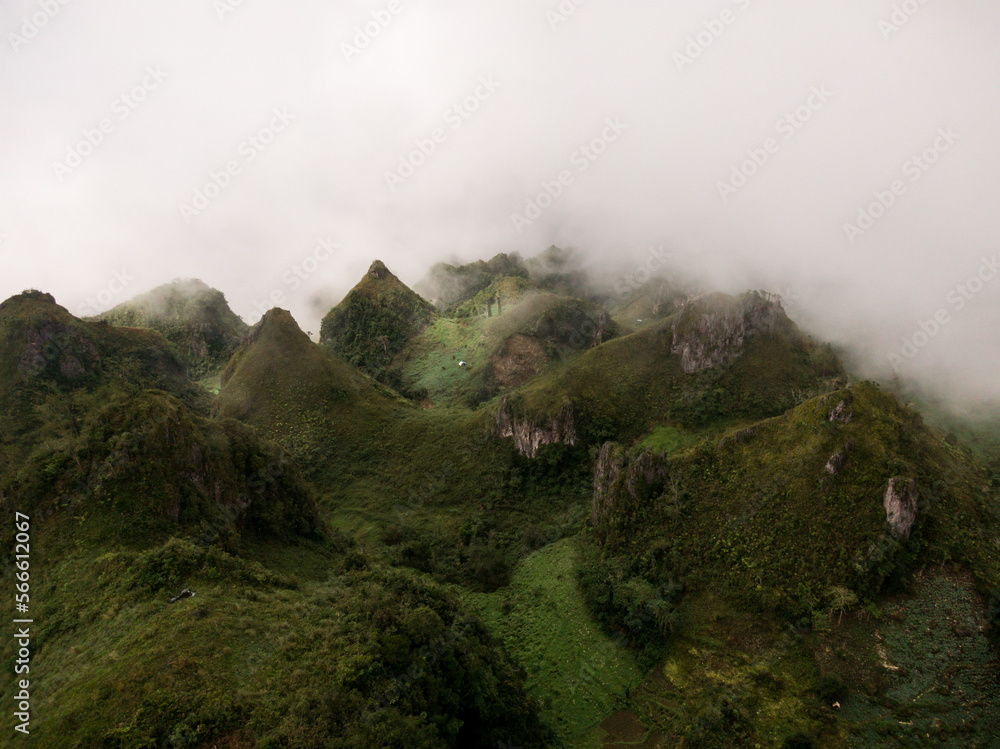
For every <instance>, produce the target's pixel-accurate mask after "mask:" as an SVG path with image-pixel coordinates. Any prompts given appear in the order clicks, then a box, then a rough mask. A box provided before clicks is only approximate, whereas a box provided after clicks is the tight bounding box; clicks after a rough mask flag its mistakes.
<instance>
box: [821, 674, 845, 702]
mask: <svg viewBox="0 0 1000 749" xmlns="http://www.w3.org/2000/svg"><path fill="white" fill-rule="evenodd" d="M816 694H817V696H819V698H820V700H821V701H822V702H823V703H824V704H825V705H832V704H833V703H834V702H842V701H843V700H845V699H846V698H847V685H846V684H844V680H843V679H841V678H840V677H839V676H837V675H836V674H827V675H826V676H824V677H822V678H821V679H820V680H819V683H818V684H817V685H816Z"/></svg>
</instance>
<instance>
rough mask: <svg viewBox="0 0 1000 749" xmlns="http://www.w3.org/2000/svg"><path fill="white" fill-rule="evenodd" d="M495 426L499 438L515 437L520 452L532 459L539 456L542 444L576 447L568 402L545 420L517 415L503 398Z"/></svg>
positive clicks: (571, 413) (571, 410) (571, 409)
mask: <svg viewBox="0 0 1000 749" xmlns="http://www.w3.org/2000/svg"><path fill="white" fill-rule="evenodd" d="M496 426H497V434H498V435H500V436H501V437H513V438H514V445H515V446H516V447H517V451H518V452H519V453H521V455H524V456H526V457H529V458H534V457H536V456H537V455H538V448H539V447H541V446H542V445H554V444H566V445H575V444H576V426H575V425H574V423H573V404H572V403H569V402H566V403H564V404H563V406H562V408H560V409H559V413H558V414H557V415H556V416H550V417H548V419H545V418H544V417H541V418H539V417H521V416H515V415H514V413H513V411H512V410H511V407H510V404H509V403H508V402H507V399H506V398H504V399H503V402H502V403H501V404H500V410H499V411H497V416H496Z"/></svg>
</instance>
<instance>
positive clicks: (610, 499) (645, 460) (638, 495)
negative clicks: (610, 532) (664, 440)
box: [591, 442, 667, 542]
mask: <svg viewBox="0 0 1000 749" xmlns="http://www.w3.org/2000/svg"><path fill="white" fill-rule="evenodd" d="M666 473H667V464H666V459H665V458H664V456H662V455H660V454H657V453H654V452H653V451H652V450H648V449H647V450H643V451H642V452H640V453H638V454H636V455H632V456H630V455H628V454H627V453H626V452H625V449H624V448H623V447H622V446H621V445H619V444H617V443H615V442H606V443H605V444H604V446H603V447H601V450H600V452H599V453H598V455H597V462H596V464H595V466H594V500H593V507H592V510H591V520H592V522H593V524H594V530H595V534H596V536H597V540H598V542H603V540H604V538H605V537H606V535H607V529H608V526H609V525H610V524H611V523H614V522H616V521H621V520H626V519H627V518H628V517H629V516H631V514H632V513H633V512H634V511H635V510H636V508H637V507H638V506H639V504H640V503H641V502H642V501H643V500H644V499H647V498H649V497H651V496H652V495H653V494H655V493H656V489H657V487H659V486H661V485H662V482H663V480H664V478H665V477H666Z"/></svg>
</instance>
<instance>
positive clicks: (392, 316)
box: [320, 260, 433, 379]
mask: <svg viewBox="0 0 1000 749" xmlns="http://www.w3.org/2000/svg"><path fill="white" fill-rule="evenodd" d="M432 313H433V307H432V306H431V304H430V303H429V302H426V301H425V300H423V299H421V298H420V297H419V296H418V295H417V294H415V293H414V292H412V291H410V289H408V288H407V287H406V286H404V285H403V284H402V283H401V282H400V281H399V279H398V278H396V277H395V276H394V275H392V273H390V272H389V270H388V269H387V268H386V267H385V266H384V265H382V263H380V262H379V261H377V260H376V261H375V263H374V264H373V265H372V267H371V268H370V269H369V271H368V273H367V274H366V275H365V277H364V279H362V280H361V282H360V283H359V284H358V285H357V286H355V287H354V288H353V289H351V291H350V292H349V293H348V294H347V297H346V298H345V299H344V300H343V301H342V302H341V303H340V304H338V305H337V306H336V307H334V308H333V309H332V310H330V312H329V313H327V315H326V317H324V318H323V323H322V326H321V328H320V341H321V342H322V343H324V344H325V345H327V346H329V347H330V348H331V349H332V350H333V351H334V352H335V353H336V354H337V355H339V356H341V357H343V358H344V359H345V360H346V361H347V362H348V363H350V364H352V365H353V366H355V367H358V368H359V369H361V370H362V371H364V372H366V373H368V374H369V375H371V376H372V377H374V378H376V379H384V377H385V370H386V367H388V366H389V363H390V362H391V361H392V359H393V357H395V356H396V354H398V353H399V352H400V351H401V350H402V349H403V346H404V345H405V344H406V343H407V341H409V340H410V338H412V337H413V336H414V335H416V334H417V333H419V332H420V331H421V330H423V328H424V327H425V326H426V325H427V323H428V322H429V321H430V318H431V315H432Z"/></svg>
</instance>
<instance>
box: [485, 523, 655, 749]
mask: <svg viewBox="0 0 1000 749" xmlns="http://www.w3.org/2000/svg"><path fill="white" fill-rule="evenodd" d="M575 547H576V543H575V542H574V540H572V539H562V540H561V541H557V542H556V543H553V544H550V545H549V546H546V547H544V548H542V549H539V550H538V551H536V552H535V553H534V554H532V555H531V556H529V557H527V558H526V559H525V560H524V561H523V562H522V563H521V565H520V566H519V567H518V568H517V570H516V571H515V572H514V575H513V577H512V578H511V582H510V585H509V586H507V587H505V588H503V589H502V590H499V591H497V592H496V593H491V594H488V595H483V594H478V595H476V594H469V595H467V596H466V599H467V600H468V601H470V602H471V604H472V606H473V607H474V608H475V609H477V610H479V611H480V612H481V615H482V617H483V621H484V622H485V623H486V624H487V625H488V626H489V627H490V629H491V630H492V631H494V632H498V633H500V634H501V635H502V637H503V640H504V641H505V642H506V643H507V647H508V648H509V649H510V651H511V654H512V655H513V656H514V657H515V658H516V659H517V660H518V662H519V663H521V664H522V665H523V666H524V668H525V669H526V670H527V672H528V678H527V682H526V684H527V689H528V692H529V694H531V695H532V696H533V697H535V698H536V699H537V700H538V701H539V702H540V703H541V705H542V711H541V715H542V718H543V720H545V721H546V723H548V724H549V725H551V726H553V727H554V729H555V731H556V733H557V735H558V736H559V737H560V738H561V739H562V740H563V741H564V742H566V744H567V745H568V746H581V747H583V746H595V747H599V746H600V742H599V741H597V740H596V739H597V731H596V730H595V729H596V728H597V724H598V723H600V721H601V717H602V716H604V715H607V714H608V713H610V712H612V711H613V710H615V709H616V708H617V707H618V706H619V705H621V704H624V703H625V702H626V700H627V698H628V694H629V693H630V692H631V691H632V690H634V689H635V688H637V687H638V686H639V684H640V683H641V681H642V677H643V673H644V670H643V669H641V668H640V667H639V664H638V663H637V660H636V657H635V654H634V653H632V652H630V651H629V650H628V649H627V648H626V647H624V646H623V643H622V642H620V641H618V640H615V639H613V638H611V637H609V636H608V635H606V634H604V633H603V632H602V631H601V630H600V628H599V627H598V626H596V625H595V623H594V622H593V621H592V620H591V617H590V616H589V614H588V610H587V605H586V603H585V601H584V598H583V595H582V594H581V592H580V589H579V587H578V586H577V585H576V572H575V568H576V555H577V551H576V548H575Z"/></svg>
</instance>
